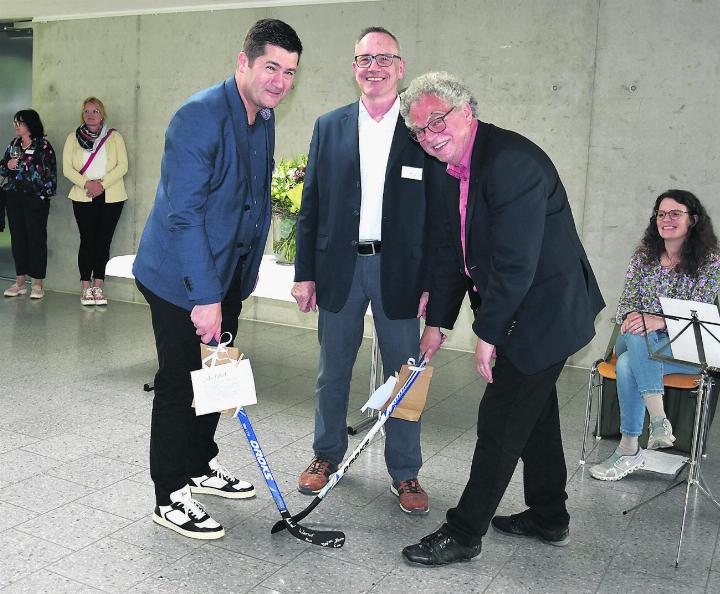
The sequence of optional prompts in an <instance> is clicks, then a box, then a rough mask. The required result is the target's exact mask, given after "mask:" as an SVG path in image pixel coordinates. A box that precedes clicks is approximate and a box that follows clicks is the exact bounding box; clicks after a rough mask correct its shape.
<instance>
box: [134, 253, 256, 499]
mask: <svg viewBox="0 0 720 594" xmlns="http://www.w3.org/2000/svg"><path fill="white" fill-rule="evenodd" d="M242 265H243V260H242V259H241V260H240V263H239V264H238V266H237V268H236V270H235V274H234V275H233V279H232V282H231V284H230V288H229V290H228V293H227V295H226V296H225V298H224V299H223V301H222V331H223V332H230V333H231V334H232V335H233V338H235V335H236V334H237V329H238V317H239V316H240V310H241V309H242V301H241V299H240V278H241V270H242ZM136 284H137V287H138V289H140V292H141V293H142V294H143V295H144V297H145V299H146V300H147V302H148V304H149V305H150V313H151V315H152V324H153V330H154V332H155V345H156V347H157V354H158V372H157V374H156V375H155V396H154V398H153V410H152V421H151V426H150V476H151V477H152V480H153V482H154V483H155V498H156V500H157V504H158V505H169V504H170V493H172V492H173V491H177V490H178V489H181V488H182V487H184V486H185V485H186V484H188V478H191V477H196V476H201V475H203V474H207V472H208V469H209V468H208V462H209V461H210V460H212V459H213V458H214V457H215V456H217V453H218V447H217V444H216V443H215V429H216V428H217V424H218V420H219V418H220V414H219V413H211V414H207V415H201V416H195V409H193V408H192V406H191V404H192V400H193V390H192V382H191V380H190V372H191V371H194V370H196V369H200V367H201V360H200V337H199V336H198V335H197V334H195V326H193V323H192V321H191V320H190V312H189V311H188V310H186V309H183V308H181V307H178V306H177V305H173V304H172V303H169V302H168V301H165V300H164V299H161V298H160V297H158V296H157V295H155V294H154V293H153V292H152V291H150V290H149V289H148V288H147V287H145V286H143V285H142V284H141V283H140V282H139V281H136Z"/></svg>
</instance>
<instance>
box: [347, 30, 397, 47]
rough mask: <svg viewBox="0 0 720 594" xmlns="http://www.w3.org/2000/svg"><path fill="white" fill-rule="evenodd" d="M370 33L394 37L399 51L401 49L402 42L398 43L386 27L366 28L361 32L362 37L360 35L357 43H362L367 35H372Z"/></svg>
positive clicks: (393, 38)
mask: <svg viewBox="0 0 720 594" xmlns="http://www.w3.org/2000/svg"><path fill="white" fill-rule="evenodd" d="M370 33H383V34H384V35H387V36H388V37H392V40H393V41H394V42H395V45H397V47H398V50H399V49H400V42H399V41H398V38H397V37H395V36H394V35H393V34H392V33H390V31H388V30H387V29H386V28H385V27H365V28H364V29H363V30H362V31H360V35H358V38H357V41H356V42H355V43H360V42H361V41H362V39H363V37H365V36H366V35H370Z"/></svg>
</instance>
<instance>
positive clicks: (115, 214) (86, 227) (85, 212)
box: [72, 192, 125, 281]
mask: <svg viewBox="0 0 720 594" xmlns="http://www.w3.org/2000/svg"><path fill="white" fill-rule="evenodd" d="M124 204H125V202H124V201H123V202H110V203H107V202H105V192H103V193H102V194H100V195H99V196H96V197H95V198H93V200H92V202H76V201H75V200H73V201H72V205H73V213H74V214H75V221H77V226H78V229H79V230H80V249H79V250H78V268H79V269H80V280H83V281H89V280H91V279H93V278H95V279H105V265H106V264H107V262H108V260H109V259H110V244H111V243H112V238H113V235H114V234H115V227H116V226H117V223H118V221H119V220H120V215H121V214H122V209H123V205H124Z"/></svg>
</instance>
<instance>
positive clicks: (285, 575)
mask: <svg viewBox="0 0 720 594" xmlns="http://www.w3.org/2000/svg"><path fill="white" fill-rule="evenodd" d="M339 551H340V552H341V551H342V549H339ZM319 568H322V571H318V569H319ZM380 577H382V576H379V575H378V572H377V571H375V570H374V569H373V568H372V567H359V566H357V565H353V564H351V563H348V562H346V561H344V560H342V559H341V558H329V557H327V556H325V555H321V554H320V553H316V552H315V551H314V550H307V551H305V552H304V553H302V554H301V555H300V556H299V557H296V558H295V559H293V560H292V561H291V562H290V563H288V564H286V565H284V566H283V567H281V568H280V569H278V570H277V571H276V572H275V573H273V574H272V575H271V576H270V577H268V578H266V579H265V580H264V581H263V582H262V584H261V585H262V586H265V587H267V588H274V589H277V590H280V591H281V592H307V591H308V590H310V591H312V592H317V593H318V594H321V593H325V592H327V593H335V592H338V591H342V590H344V589H345V588H347V586H348V584H352V589H353V591H354V592H357V593H358V594H360V593H361V592H370V591H371V590H372V588H373V587H374V586H375V585H376V583H377V581H378V580H379V579H380Z"/></svg>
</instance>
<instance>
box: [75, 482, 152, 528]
mask: <svg viewBox="0 0 720 594" xmlns="http://www.w3.org/2000/svg"><path fill="white" fill-rule="evenodd" d="M154 501H155V491H154V489H153V487H152V486H150V485H146V484H141V483H137V482H135V481H131V480H129V479H126V480H123V481H120V482H117V483H115V484H114V485H111V486H109V487H105V488H104V489H99V490H98V491H95V492H94V493H91V494H90V495H86V496H85V497H81V498H80V499H78V500H77V502H78V503H81V504H83V505H87V506H88V507H92V508H94V509H97V510H101V511H105V512H108V513H110V514H113V515H115V516H117V517H120V518H126V519H128V520H132V521H135V520H139V519H141V518H149V517H150V514H152V510H153V505H154Z"/></svg>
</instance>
